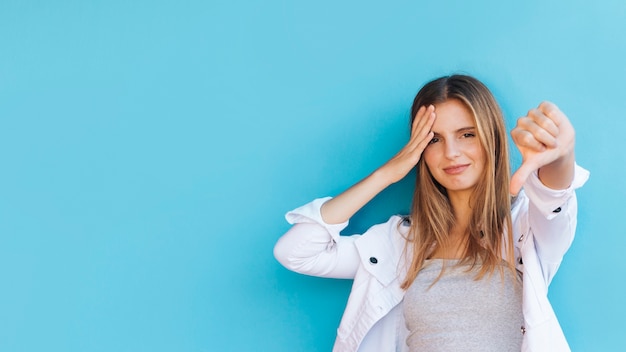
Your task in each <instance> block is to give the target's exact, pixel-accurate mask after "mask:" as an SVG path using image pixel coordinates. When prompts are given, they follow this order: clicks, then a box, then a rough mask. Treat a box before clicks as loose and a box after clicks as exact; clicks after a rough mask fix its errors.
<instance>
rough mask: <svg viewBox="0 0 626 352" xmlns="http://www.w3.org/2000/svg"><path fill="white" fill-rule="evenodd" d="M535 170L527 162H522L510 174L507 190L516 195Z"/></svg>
mask: <svg viewBox="0 0 626 352" xmlns="http://www.w3.org/2000/svg"><path fill="white" fill-rule="evenodd" d="M533 171H535V168H534V167H533V166H531V165H529V164H528V163H522V165H521V166H520V168H519V169H517V171H515V173H514V174H513V176H511V186H510V187H509V192H510V193H511V195H513V196H516V195H517V194H518V193H519V191H520V190H521V189H522V187H523V186H524V184H525V183H526V180H527V179H528V177H529V176H530V175H531V174H532V173H533Z"/></svg>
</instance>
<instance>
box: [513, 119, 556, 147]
mask: <svg viewBox="0 0 626 352" xmlns="http://www.w3.org/2000/svg"><path fill="white" fill-rule="evenodd" d="M532 115H533V114H532V113H531V112H529V115H528V116H525V117H521V118H519V119H518V120H517V126H516V127H515V130H517V131H519V132H525V133H520V136H521V137H523V138H525V140H522V141H521V142H530V139H528V138H529V136H528V134H530V136H531V137H532V138H533V139H535V140H537V141H538V142H539V143H542V144H544V145H545V146H547V147H550V148H555V147H556V145H557V142H556V136H554V135H552V133H550V132H548V131H547V130H546V129H545V128H543V127H542V126H540V125H538V124H537V123H536V122H535V117H534V116H532ZM557 135H558V129H557ZM516 142H517V141H516Z"/></svg>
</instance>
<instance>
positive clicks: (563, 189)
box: [511, 102, 588, 283]
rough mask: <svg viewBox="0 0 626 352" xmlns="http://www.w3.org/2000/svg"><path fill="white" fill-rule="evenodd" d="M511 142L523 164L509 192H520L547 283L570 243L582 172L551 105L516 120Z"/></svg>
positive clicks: (567, 127) (569, 130)
mask: <svg viewBox="0 0 626 352" xmlns="http://www.w3.org/2000/svg"><path fill="white" fill-rule="evenodd" d="M511 136H512V137H513V141H514V142H515V144H516V146H517V147H518V148H519V150H520V152H521V154H522V158H523V161H522V165H521V166H520V168H519V169H518V170H517V172H515V174H514V175H513V177H512V178H511V192H512V193H514V194H515V193H518V192H519V190H520V189H521V187H522V185H523V186H524V190H525V194H526V195H527V196H528V198H529V204H528V225H529V227H530V230H531V231H532V234H533V236H532V237H533V241H534V247H535V249H536V252H537V255H538V258H539V260H540V262H541V266H542V271H543V273H544V278H545V279H546V282H547V283H549V282H550V280H551V278H552V277H553V275H554V273H555V272H556V269H558V266H559V264H560V262H561V259H562V257H563V255H564V254H565V252H566V251H567V249H568V248H569V246H570V245H571V243H572V240H573V239H574V233H575V230H576V216H577V203H576V195H575V193H574V191H575V189H576V188H578V187H580V186H582V185H583V184H584V183H585V181H586V180H587V178H588V172H587V171H586V170H584V169H582V168H580V167H578V166H576V164H575V161H574V128H573V127H572V125H571V123H570V122H569V120H568V119H567V117H566V116H565V114H563V113H562V112H561V111H560V110H559V109H558V108H557V107H556V105H554V104H552V103H548V102H544V103H542V104H541V105H539V107H538V108H537V109H533V110H531V111H529V113H528V115H527V116H524V117H522V118H520V119H519V120H518V123H517V126H516V127H515V128H514V129H513V131H511Z"/></svg>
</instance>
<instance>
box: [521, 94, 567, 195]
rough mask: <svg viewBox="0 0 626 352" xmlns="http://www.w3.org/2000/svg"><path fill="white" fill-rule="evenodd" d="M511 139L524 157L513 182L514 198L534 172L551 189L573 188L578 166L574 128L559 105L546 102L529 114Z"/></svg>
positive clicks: (523, 118) (522, 119)
mask: <svg viewBox="0 0 626 352" xmlns="http://www.w3.org/2000/svg"><path fill="white" fill-rule="evenodd" d="M511 137H513V141H514V142H515V145H516V146H517V148H518V149H519V150H520V153H521V154H522V165H521V166H520V168H519V169H518V170H517V171H516V172H515V174H513V177H512V178H511V193H512V194H517V193H518V192H519V190H520V189H521V188H522V186H523V185H524V183H525V182H526V179H527V178H528V176H529V175H530V174H531V173H533V172H535V171H537V173H538V176H539V179H540V180H541V183H543V184H544V185H545V186H546V187H548V188H551V189H557V190H558V189H565V188H568V187H569V186H570V184H571V183H572V179H573V178H574V164H575V158H574V143H575V138H574V137H575V133H574V127H573V126H572V124H571V123H570V122H569V120H568V119H567V116H565V114H564V113H563V112H562V111H561V110H559V108H558V107H557V106H556V105H554V104H553V103H550V102H543V103H541V104H540V105H539V107H538V108H536V109H532V110H530V111H529V112H528V114H527V115H526V116H524V117H521V118H520V119H518V120H517V126H515V128H514V129H513V130H512V131H511Z"/></svg>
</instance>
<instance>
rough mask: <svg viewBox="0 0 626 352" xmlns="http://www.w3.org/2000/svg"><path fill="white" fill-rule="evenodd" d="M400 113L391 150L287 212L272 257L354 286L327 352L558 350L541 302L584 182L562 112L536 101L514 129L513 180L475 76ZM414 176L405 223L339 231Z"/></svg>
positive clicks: (452, 80) (502, 139) (495, 116)
mask: <svg viewBox="0 0 626 352" xmlns="http://www.w3.org/2000/svg"><path fill="white" fill-rule="evenodd" d="M411 116H412V118H413V121H412V125H411V126H412V130H411V137H410V140H409V142H408V143H407V144H406V145H405V146H404V147H403V148H402V149H401V150H400V151H399V152H398V154H396V155H395V156H394V157H393V158H391V159H390V160H389V161H388V162H386V163H385V164H384V165H382V166H381V167H380V168H378V169H377V170H376V171H374V172H373V173H372V174H370V175H369V176H367V177H366V178H365V179H363V180H362V181H360V182H359V183H357V184H355V185H354V186H352V187H351V188H349V189H348V190H346V191H345V192H343V193H341V194H340V195H338V196H337V197H335V198H330V197H328V198H322V199H317V200H314V201H313V202H311V203H309V204H307V205H304V206H302V207H300V208H298V209H295V210H293V211H291V212H289V213H288V214H287V216H286V217H287V220H288V221H289V222H290V223H292V224H294V226H293V227H292V228H291V229H290V230H289V231H288V232H287V233H286V234H285V235H284V236H283V237H281V239H280V240H279V241H278V243H277V244H276V246H275V249H274V254H275V256H276V258H277V259H278V261H279V262H281V263H282V264H283V265H284V266H285V267H287V268H288V269H290V270H293V271H296V272H300V273H303V274H308V275H315V276H321V277H330V278H351V279H354V284H353V287H352V291H351V293H350V297H349V300H348V304H347V306H346V310H345V312H344V315H343V318H342V321H341V324H340V326H339V329H338V331H337V339H336V341H335V346H334V350H335V351H357V350H358V351H379V352H380V351H457V350H463V351H498V352H501V351H520V350H521V351H533V352H534V351H550V352H555V351H569V347H568V345H567V342H566V340H565V337H564V336H563V332H562V331H561V328H560V326H559V323H558V321H557V319H556V316H555V315H554V312H553V310H552V308H551V306H550V303H549V302H548V299H547V288H548V285H549V283H550V281H551V280H552V278H553V276H554V274H555V272H556V270H557V269H558V266H559V264H560V262H561V259H562V257H563V255H564V253H565V252H566V250H567V249H568V248H569V246H570V244H571V241H572V239H573V236H574V231H575V227H576V212H577V206H576V196H575V194H574V190H575V189H576V188H578V187H580V186H582V184H583V183H584V182H585V181H586V179H587V177H588V172H587V171H586V170H584V169H582V168H580V167H578V166H577V165H576V164H575V161H574V129H573V127H572V125H571V124H570V122H569V121H568V119H567V117H566V116H565V115H564V114H563V113H562V112H561V111H560V110H559V109H558V108H557V107H556V106H555V105H554V104H552V103H548V102H544V103H542V104H541V105H539V107H538V108H537V109H533V110H531V111H529V113H528V115H527V116H525V117H523V118H520V119H519V120H518V123H517V126H516V127H515V128H514V129H513V131H512V132H511V135H512V137H513V141H514V142H515V144H516V146H517V147H518V148H519V150H520V152H521V154H522V159H523V162H522V165H521V166H520V168H519V169H518V170H517V172H516V173H515V174H514V175H513V176H512V177H511V176H510V169H509V161H508V147H507V136H506V131H505V125H504V121H503V117H502V113H501V111H500V109H499V107H498V104H497V103H496V101H495V99H494V98H493V96H492V94H491V93H490V92H489V90H488V89H487V88H486V87H485V86H484V85H483V84H482V83H481V82H479V81H478V80H476V79H475V78H473V77H469V76H464V75H454V76H449V77H442V78H439V79H436V80H434V81H432V82H429V83H428V84H426V85H425V86H424V87H423V88H422V89H421V90H420V91H419V93H418V94H417V96H416V97H415V100H414V102H413V107H412V109H411ZM414 167H415V168H416V170H417V181H416V187H415V192H414V198H413V205H412V209H411V214H410V216H408V217H400V216H392V217H391V218H390V219H389V221H387V222H386V223H384V224H379V225H376V226H373V227H372V228H370V229H369V230H368V231H367V232H365V233H364V234H363V235H354V236H339V232H340V231H341V230H342V229H343V228H345V226H346V225H347V222H348V220H349V219H350V217H352V215H354V214H355V213H356V212H357V211H358V210H359V209H360V208H361V207H363V206H364V205H365V204H366V203H367V202H369V201H370V200H371V199H372V198H374V196H376V195H377V194H378V193H379V192H381V191H382V190H383V189H385V188H386V187H387V186H389V185H391V184H393V183H395V182H397V181H399V180H401V179H402V178H403V177H405V176H406V175H407V174H408V173H409V171H410V170H411V169H413V168H414ZM522 186H523V188H524V189H523V190H521V189H522ZM512 194H513V195H516V196H511V195H512ZM508 229H512V231H509V230H508Z"/></svg>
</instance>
